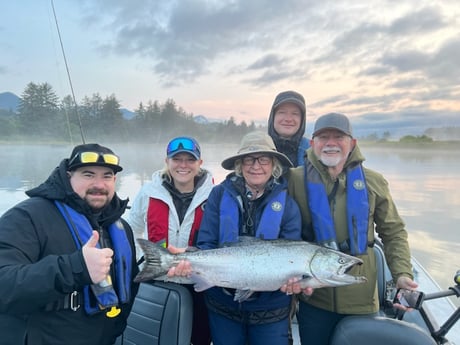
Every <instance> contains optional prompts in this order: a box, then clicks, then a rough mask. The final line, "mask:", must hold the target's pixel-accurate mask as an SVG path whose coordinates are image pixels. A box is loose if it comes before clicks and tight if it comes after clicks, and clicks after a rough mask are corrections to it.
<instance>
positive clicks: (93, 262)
mask: <svg viewBox="0 0 460 345" xmlns="http://www.w3.org/2000/svg"><path fill="white" fill-rule="evenodd" d="M98 241H99V233H98V232H97V231H93V235H92V236H91V237H90V239H89V240H88V242H86V243H85V245H84V246H83V248H82V253H83V258H84V260H85V264H86V267H87V269H88V273H89V276H90V277H91V281H92V282H93V283H94V284H97V283H100V282H101V281H103V280H104V279H105V278H106V277H107V274H108V273H109V271H110V265H111V264H112V256H113V250H112V249H110V248H102V249H101V248H97V247H96V245H97V243H98Z"/></svg>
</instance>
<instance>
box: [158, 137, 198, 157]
mask: <svg viewBox="0 0 460 345" xmlns="http://www.w3.org/2000/svg"><path fill="white" fill-rule="evenodd" d="M178 150H187V151H192V152H195V153H197V154H198V155H200V153H201V152H200V147H199V146H198V144H197V143H196V142H195V141H193V140H192V139H190V138H186V137H180V138H176V139H174V140H171V141H170V142H169V144H168V147H167V148H166V154H167V155H168V156H169V155H171V154H173V153H174V152H176V151H178Z"/></svg>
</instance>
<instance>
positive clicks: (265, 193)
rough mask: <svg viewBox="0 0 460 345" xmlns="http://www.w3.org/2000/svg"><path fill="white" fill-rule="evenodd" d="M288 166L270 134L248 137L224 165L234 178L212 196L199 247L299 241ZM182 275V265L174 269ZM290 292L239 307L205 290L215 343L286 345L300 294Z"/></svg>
mask: <svg viewBox="0 0 460 345" xmlns="http://www.w3.org/2000/svg"><path fill="white" fill-rule="evenodd" d="M289 166H292V164H291V162H290V161H289V159H288V158H287V157H286V156H285V155H284V154H282V153H280V152H277V151H276V148H275V145H274V143H273V140H272V139H271V138H270V136H269V135H268V134H266V133H263V132H251V133H249V134H247V135H246V136H245V137H243V139H242V141H241V146H240V148H239V150H238V153H237V154H236V155H234V156H231V157H229V158H227V159H225V160H224V161H223V162H222V167H223V168H224V169H227V170H233V172H232V173H230V174H229V175H228V176H227V177H226V179H225V180H224V181H223V182H222V183H220V184H219V185H217V186H215V187H214V188H213V190H212V191H211V194H210V195H209V199H208V203H207V204H206V210H205V212H204V216H203V221H202V223H201V227H200V231H199V232H198V240H197V246H198V247H199V248H200V249H213V248H217V247H220V246H223V245H224V243H227V242H237V241H238V240H239V239H240V237H243V236H249V237H257V238H262V239H266V240H271V239H276V238H286V239H291V240H299V239H300V229H301V222H300V213H299V208H298V206H297V204H296V203H295V201H294V200H293V199H292V198H291V197H290V196H289V195H288V194H287V189H286V186H287V182H286V180H285V179H284V177H282V176H281V175H282V172H283V167H289ZM267 264H269V263H267ZM182 267H184V266H182ZM189 268H190V267H189ZM181 269H182V268H180V264H179V265H178V266H177V267H176V268H175V270H177V271H178V270H181ZM169 274H170V275H184V272H181V274H179V272H174V273H172V272H171V271H170V273H169ZM287 283H291V282H287ZM290 286H291V289H290V290H286V289H284V288H283V291H280V290H278V291H272V292H258V293H255V294H253V295H252V296H251V297H250V298H249V299H248V300H246V301H244V302H236V301H234V293H235V291H233V290H232V289H224V288H220V287H214V288H210V289H208V290H206V291H205V300H206V305H207V307H208V311H209V323H210V327H211V335H212V340H213V343H214V344H219V345H223V344H241V345H245V344H251V345H258V344H260V345H266V344H276V345H280V344H281V345H287V344H288V326H289V312H290V305H291V299H292V296H290V294H289V295H288V294H287V293H291V292H299V291H294V287H292V284H290Z"/></svg>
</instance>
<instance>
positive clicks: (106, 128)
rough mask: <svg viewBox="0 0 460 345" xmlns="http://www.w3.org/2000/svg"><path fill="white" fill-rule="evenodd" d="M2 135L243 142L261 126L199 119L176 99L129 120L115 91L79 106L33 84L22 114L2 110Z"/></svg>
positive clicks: (21, 107) (142, 108)
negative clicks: (180, 138)
mask: <svg viewBox="0 0 460 345" xmlns="http://www.w3.org/2000/svg"><path fill="white" fill-rule="evenodd" d="M2 115H7V116H0V136H1V137H2V138H4V139H5V140H8V139H10V140H21V141H50V142H60V141H63V142H69V141H70V142H79V141H81V139H80V138H82V137H83V138H84V139H85V141H86V142H92V141H101V140H104V141H106V140H107V141H123V142H134V143H136V142H137V143H139V142H140V143H142V142H146V143H152V142H165V141H167V140H169V139H170V138H171V137H174V136H178V135H190V136H193V137H195V138H197V139H198V140H199V141H203V142H238V141H239V140H240V139H241V138H242V137H243V136H244V135H245V134H246V133H248V132H249V131H253V130H255V129H257V128H256V125H255V123H254V122H251V123H249V124H247V123H246V122H245V121H242V122H241V123H239V124H237V123H236V122H235V119H234V118H233V117H230V118H229V119H228V120H226V121H223V122H216V123H214V122H210V123H198V122H196V121H195V119H194V116H193V114H192V113H187V112H186V111H184V110H183V109H182V108H180V107H178V106H177V105H176V103H175V102H174V100H173V99H168V100H166V101H165V102H164V103H160V102H159V101H157V100H156V101H148V102H147V103H145V104H144V103H142V102H141V103H140V104H139V107H138V108H137V109H135V110H134V116H133V118H131V119H125V118H124V117H123V112H122V110H121V108H120V102H119V101H118V99H117V98H116V96H115V95H114V94H112V95H110V96H106V97H105V98H103V97H101V96H100V95H99V94H98V93H96V94H93V95H92V96H91V97H88V96H85V97H84V98H83V100H82V101H81V102H80V103H79V104H76V102H74V100H73V98H72V97H71V96H70V95H68V96H65V97H64V98H63V99H61V100H60V99H59V97H58V96H57V95H56V93H55V91H54V90H53V87H52V86H51V85H50V84H48V83H41V84H40V83H38V84H36V83H33V82H31V83H29V84H27V86H26V88H25V89H24V92H23V93H22V94H21V97H20V102H19V108H18V111H17V112H12V111H9V112H6V111H3V112H2Z"/></svg>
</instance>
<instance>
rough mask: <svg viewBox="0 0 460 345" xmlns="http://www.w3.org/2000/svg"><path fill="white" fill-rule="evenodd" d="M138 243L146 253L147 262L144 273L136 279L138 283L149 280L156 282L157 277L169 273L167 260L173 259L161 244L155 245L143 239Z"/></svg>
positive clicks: (143, 268) (139, 239)
mask: <svg viewBox="0 0 460 345" xmlns="http://www.w3.org/2000/svg"><path fill="white" fill-rule="evenodd" d="M137 243H138V244H139V246H140V247H141V249H142V251H143V252H144V258H145V262H144V265H143V267H142V271H141V272H139V273H138V274H137V276H136V277H135V278H134V281H135V282H136V283H139V282H142V281H148V280H154V279H155V278H157V277H160V276H162V275H165V274H166V273H168V269H169V267H168V265H167V263H166V259H167V258H168V257H172V254H171V253H169V252H168V250H167V249H165V248H164V247H163V246H162V245H161V244H159V243H154V242H151V241H148V240H145V239H143V238H138V239H137Z"/></svg>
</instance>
